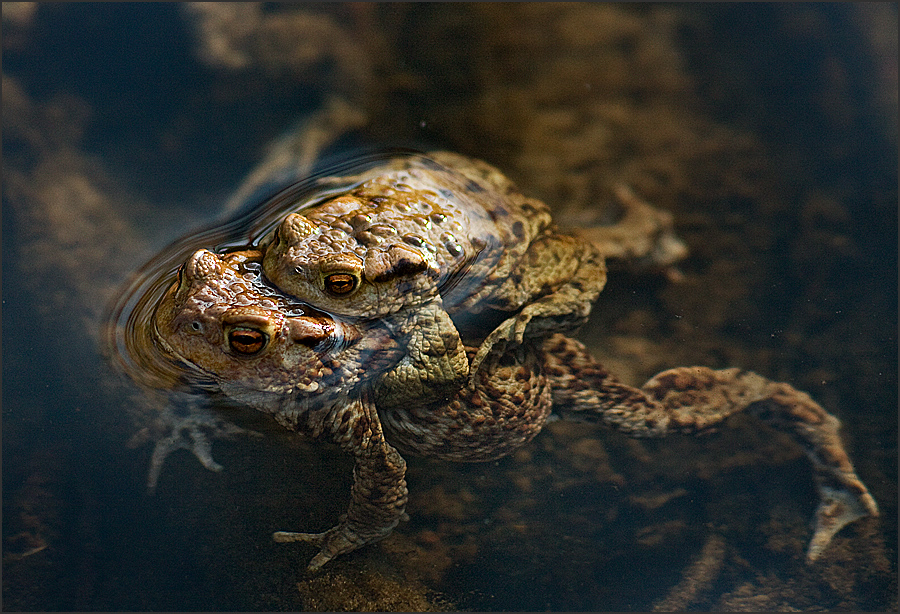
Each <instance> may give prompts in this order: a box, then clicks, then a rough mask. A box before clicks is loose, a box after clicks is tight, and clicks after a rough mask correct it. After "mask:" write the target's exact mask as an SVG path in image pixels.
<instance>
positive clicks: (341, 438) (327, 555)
mask: <svg viewBox="0 0 900 614" xmlns="http://www.w3.org/2000/svg"><path fill="white" fill-rule="evenodd" d="M310 427H311V431H312V434H313V435H314V436H318V435H321V434H326V433H327V434H330V435H331V436H332V438H333V440H334V441H335V443H338V444H340V445H341V447H342V448H343V449H344V450H346V451H348V452H351V453H352V454H354V456H355V457H356V465H355V466H354V468H353V486H352V487H351V489H350V495H351V496H350V506H349V508H348V509H347V513H346V514H344V515H343V516H341V519H340V522H339V523H338V524H337V526H334V527H332V528H331V529H329V530H328V531H325V532H323V533H293V532H288V531H277V532H275V533H274V534H273V535H272V538H273V539H274V540H275V541H276V542H282V543H284V542H297V541H302V542H307V543H311V544H314V545H316V546H318V547H319V552H318V554H316V556H314V557H313V559H312V560H311V561H310V562H309V567H308V569H309V570H310V571H315V570H317V569H319V568H320V567H321V566H322V565H324V564H325V563H327V562H328V561H330V560H331V559H333V558H334V557H336V556H338V555H341V554H345V553H347V552H351V551H353V550H356V549H357V548H360V547H361V546H364V545H366V544H370V543H372V542H376V541H378V540H380V539H383V538H384V537H387V536H388V535H389V534H390V533H391V531H392V530H393V529H394V527H395V526H397V523H398V522H399V521H400V520H401V519H402V518H403V517H404V510H405V508H406V500H407V490H406V479H405V475H406V461H405V460H403V457H402V456H400V454H399V453H398V452H397V450H395V449H394V448H393V447H392V446H391V445H390V444H389V443H388V442H387V441H385V439H384V434H383V432H382V429H381V423H380V421H379V419H378V414H377V412H376V410H375V405H374V402H372V401H371V399H370V395H369V394H368V393H366V392H364V393H363V394H362V395H361V398H360V399H356V400H354V401H352V402H350V403H348V404H347V405H346V406H342V408H341V409H339V410H324V411H321V412H316V413H314V415H313V416H311V419H310Z"/></svg>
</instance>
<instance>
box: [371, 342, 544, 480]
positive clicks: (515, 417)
mask: <svg viewBox="0 0 900 614" xmlns="http://www.w3.org/2000/svg"><path fill="white" fill-rule="evenodd" d="M474 354H475V348H468V356H469V357H472V356H473V355H474ZM551 407H552V401H551V391H550V385H549V382H548V381H547V379H546V378H545V377H543V375H542V373H541V367H540V365H539V364H538V361H537V356H536V354H535V353H534V352H530V351H529V352H526V351H524V350H523V349H522V348H519V349H518V350H514V351H511V352H509V353H505V354H501V355H492V356H491V357H490V358H489V359H488V360H487V361H486V362H485V363H484V368H482V369H480V370H478V371H475V372H473V373H471V374H470V376H469V379H468V381H467V382H466V384H465V385H464V386H463V387H462V388H461V389H460V390H459V391H458V392H457V393H456V394H454V395H453V396H452V397H451V398H450V399H449V400H448V399H442V400H439V401H436V402H434V403H430V404H428V403H420V402H414V401H413V402H409V403H403V404H400V405H394V406H388V407H385V406H383V405H382V404H381V402H380V399H379V409H380V410H381V419H382V423H383V425H384V429H385V432H386V433H387V434H388V437H389V438H390V440H391V442H393V443H394V444H395V445H397V446H398V447H399V448H400V449H401V450H403V451H404V452H406V451H410V452H414V453H415V454H418V455H421V456H426V457H429V458H440V459H443V460H450V461H457V462H480V461H488V460H494V459H497V458H500V457H502V456H505V455H507V454H509V453H511V452H512V451H513V450H515V449H517V448H518V447H519V446H521V445H522V444H524V443H526V442H527V441H529V440H531V439H532V438H533V437H534V436H535V435H537V433H538V432H539V431H540V430H541V428H542V427H543V426H544V423H545V422H546V420H547V418H548V416H549V415H550V411H551Z"/></svg>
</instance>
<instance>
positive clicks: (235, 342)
mask: <svg viewBox="0 0 900 614" xmlns="http://www.w3.org/2000/svg"><path fill="white" fill-rule="evenodd" d="M268 340H269V339H268V336H267V335H266V334H265V333H263V332H260V331H258V330H256V329H253V328H235V329H233V330H231V331H229V333H228V346H229V347H230V348H231V349H232V350H234V351H235V352H237V353H238V354H244V355H245V356H252V355H254V354H258V353H259V352H261V351H262V349H263V348H264V347H265V346H266V343H267V342H268Z"/></svg>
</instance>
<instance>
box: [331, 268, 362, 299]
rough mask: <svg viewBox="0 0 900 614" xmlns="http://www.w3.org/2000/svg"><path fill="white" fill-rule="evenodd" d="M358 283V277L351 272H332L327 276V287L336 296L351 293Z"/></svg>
mask: <svg viewBox="0 0 900 614" xmlns="http://www.w3.org/2000/svg"><path fill="white" fill-rule="evenodd" d="M357 285H358V280H357V278H356V277H354V276H353V275H351V274H349V273H332V274H331V275H329V276H327V277H326V278H325V289H326V290H327V291H328V293H329V294H332V295H334V296H344V295H347V294H350V293H351V292H353V291H354V290H356V286H357Z"/></svg>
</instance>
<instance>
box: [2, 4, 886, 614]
mask: <svg viewBox="0 0 900 614" xmlns="http://www.w3.org/2000/svg"><path fill="white" fill-rule="evenodd" d="M177 7H178V5H140V4H139V5H126V4H119V5H112V6H107V5H98V4H82V5H74V6H73V5H63V4H60V5H53V4H50V5H47V4H30V3H6V4H4V7H3V26H4V37H3V45H4V71H5V72H4V96H3V104H4V137H3V139H4V141H3V150H4V170H3V174H4V195H3V233H4V241H3V286H4V287H3V307H4V309H3V331H4V343H3V358H4V360H3V412H4V422H3V429H4V431H3V443H4V446H3V460H4V463H3V467H4V469H3V471H4V473H3V488H4V495H3V512H4V514H3V518H4V520H3V537H4V545H3V571H4V573H3V598H4V606H5V609H9V610H47V609H51V610H53V609H55V610H71V609H79V610H151V609H166V610H250V609H254V610H255V609H259V610H270V609H294V610H298V609H304V608H306V609H313V608H315V609H340V608H357V609H378V608H383V609H427V608H449V607H465V608H471V609H504V610H516V609H531V610H536V609H557V610H570V609H576V608H577V609H584V610H599V609H604V610H628V609H649V608H652V607H654V605H655V606H658V607H660V608H664V609H665V608H671V609H679V608H694V609H724V610H727V609H734V610H736V609H741V608H743V609H755V610H765V609H786V608H788V607H790V608H797V609H812V608H827V609H856V610H885V609H896V548H895V546H894V544H895V543H896V518H897V508H896V498H897V495H896V459H897V456H896V455H897V452H896V441H897V432H896V401H897V400H896V375H895V374H896V326H895V324H896V201H897V196H896V183H897V182H896V166H897V164H896V123H895V120H893V121H894V124H893V126H894V128H893V131H892V130H891V120H890V119H888V117H894V116H895V115H896V113H895V112H891V113H888V114H885V115H884V116H882V115H880V114H879V111H878V109H880V108H882V107H881V106H879V105H882V104H883V101H885V100H887V101H890V100H891V94H892V93H893V100H894V101H896V53H895V52H894V53H893V54H891V53H887V52H885V48H884V45H887V46H888V47H890V40H891V39H890V36H888V37H887V38H884V37H881V38H879V37H878V36H876V33H880V32H881V30H878V29H877V28H878V24H888V25H890V24H891V22H893V25H892V26H891V27H888V28H886V31H887V32H891V33H894V34H892V36H893V45H894V50H896V34H895V32H896V8H895V7H894V8H888V9H887V11H888V12H887V13H885V14H880V13H879V14H877V15H875V14H873V13H871V11H877V10H879V9H877V8H872V7H866V6H861V7H851V6H849V5H848V6H829V7H822V6H811V7H805V6H800V5H792V6H786V7H778V6H775V5H767V6H763V7H761V8H756V7H750V6H745V7H716V8H712V7H710V8H700V7H681V6H677V7H676V6H672V7H658V6H640V7H618V6H614V5H582V6H578V5H575V6H562V7H558V6H553V5H541V4H534V5H526V6H523V7H518V6H515V5H509V6H505V5H493V6H477V7H476V6H457V5H444V6H440V5H439V6H415V5H403V6H398V5H329V6H324V5H313V6H311V7H303V8H297V7H294V8H290V7H281V6H279V5H265V7H264V8H257V7H256V6H255V5H240V6H238V7H233V8H229V7H226V6H225V5H220V4H215V3H214V4H210V5H206V6H200V7H197V6H194V7H191V8H190V9H182V8H177ZM216 11H219V12H218V13H215V12H216ZM214 13H215V14H214ZM217 24H218V25H217ZM237 26H241V27H237ZM241 32H243V34H240V33H241ZM254 33H256V34H254ZM867 33H871V38H867V36H868V34H867ZM726 34H727V35H726ZM279 37H281V38H279ZM216 41H219V42H220V43H225V44H220V45H218V46H216V45H215V44H214V43H215V42H216ZM763 41H764V42H765V44H764V45H763V44H761V42H763ZM885 41H887V42H885ZM888 51H889V49H888ZM873 58H874V59H873ZM891 58H893V63H892V59H891ZM892 71H893V72H892ZM892 74H893V81H891V80H890V79H891V77H890V76H891V75H892ZM775 86H778V87H775ZM775 90H777V91H775ZM332 96H334V97H339V98H341V99H345V100H349V101H350V103H352V105H353V106H355V107H356V108H357V109H362V110H363V111H364V113H363V115H365V116H366V117H367V118H368V123H367V124H366V128H365V129H364V130H359V125H358V123H355V122H358V117H356V116H351V114H345V115H340V114H337V115H334V114H333V115H331V116H329V117H337V118H339V119H340V121H338V120H335V123H336V124H340V125H341V126H343V127H344V129H345V130H347V129H353V127H354V126H356V129H357V133H356V135H355V136H350V137H348V140H340V139H339V140H337V141H333V145H332V150H333V151H339V152H341V153H343V154H346V155H350V154H351V153H352V151H351V148H352V147H355V146H356V145H358V141H356V140H355V139H356V138H357V137H358V136H359V134H360V133H362V134H363V137H364V138H365V139H366V140H367V141H369V142H376V143H377V144H378V146H379V147H380V146H383V145H395V144H397V142H406V143H413V144H415V145H416V146H421V145H422V142H423V141H424V142H427V143H428V144H429V145H439V146H443V147H448V148H451V149H456V150H460V151H462V152H464V153H467V154H470V155H474V156H477V157H481V158H484V159H487V160H489V161H491V162H493V163H495V164H497V165H498V166H500V167H501V168H503V169H504V170H505V171H508V172H509V173H510V175H511V176H513V177H514V178H515V179H516V180H517V183H519V185H520V186H521V187H522V188H523V189H524V190H525V191H526V192H528V193H532V194H534V195H535V196H538V197H540V198H543V199H545V200H547V201H548V203H549V204H550V205H551V206H552V207H554V208H555V213H556V215H557V217H562V216H566V215H572V216H573V219H583V218H582V217H577V215H578V211H579V209H585V208H590V207H594V206H596V202H597V201H598V200H599V201H602V200H603V197H598V195H600V194H603V193H604V190H606V189H608V188H609V186H610V185H611V184H612V183H614V182H615V181H619V180H624V181H626V182H627V183H629V185H631V186H632V187H634V188H635V191H636V192H637V193H639V194H641V195H642V197H645V198H647V199H648V200H651V202H654V204H657V205H660V206H663V207H665V208H668V209H671V210H672V211H674V213H675V216H676V220H678V222H677V224H678V227H679V233H680V234H681V236H683V237H684V238H685V239H686V241H687V242H688V244H689V245H690V249H691V253H692V257H691V259H690V260H689V261H688V262H687V263H686V264H685V265H684V267H683V274H684V279H683V280H682V282H681V283H680V284H675V283H671V282H669V281H666V280H663V279H660V278H659V277H654V276H653V275H636V274H632V273H629V272H627V271H617V272H616V274H614V275H612V276H611V280H610V285H609V287H608V288H607V289H606V290H605V291H604V293H603V295H602V296H601V299H600V301H599V303H598V308H597V309H596V310H595V311H596V313H595V315H594V317H593V319H592V320H591V322H590V323H589V324H588V326H586V327H585V329H584V331H583V333H582V338H583V339H585V340H586V341H587V342H589V343H590V344H591V346H592V350H594V351H595V353H596V354H597V355H598V356H600V357H602V358H603V359H604V360H605V361H606V362H607V364H608V366H610V367H611V368H614V370H615V371H617V372H618V373H620V374H622V376H623V377H625V378H630V379H633V380H634V381H643V379H645V378H646V376H648V375H650V374H652V373H654V372H656V371H659V370H661V369H663V368H667V367H670V366H675V365H679V364H710V365H714V366H730V365H731V364H735V365H739V366H742V367H747V368H753V369H756V370H759V371H761V372H764V373H766V374H768V375H771V376H777V378H778V379H783V380H788V381H791V382H792V383H794V384H796V385H797V386H798V387H800V388H803V389H806V390H809V391H810V393H812V394H813V396H814V397H815V398H817V399H819V400H821V401H822V402H823V404H824V405H825V406H826V407H827V408H828V409H829V410H831V411H834V413H836V414H837V415H839V416H840V417H841V419H842V422H843V423H844V425H845V435H846V437H847V440H848V443H849V447H850V448H851V456H852V457H853V459H854V462H855V463H856V465H857V467H858V469H859V471H860V473H861V475H862V477H863V479H864V480H865V481H866V482H867V483H868V484H869V485H870V487H872V489H873V491H874V494H875V497H876V499H877V500H878V502H879V504H880V505H881V507H882V510H883V513H884V516H883V519H882V520H881V521H880V522H874V521H873V522H863V523H858V525H856V526H853V527H849V528H848V529H846V530H845V531H844V532H843V533H841V534H840V535H839V536H838V538H837V540H836V543H835V544H834V547H833V549H832V550H831V552H830V553H829V555H828V556H827V557H826V558H825V559H824V560H823V561H821V562H819V563H817V564H816V565H813V566H807V565H805V564H804V563H803V562H802V553H803V548H804V542H805V540H807V539H808V537H809V528H808V526H807V524H806V523H807V518H809V517H810V515H811V513H812V509H813V507H814V501H815V492H814V488H813V486H812V476H811V473H810V470H809V469H808V466H807V464H806V463H805V461H804V460H803V458H802V457H801V453H800V451H798V450H797V449H796V448H794V447H792V446H790V445H788V444H786V443H785V442H784V441H783V440H781V439H780V438H778V437H773V436H772V434H771V433H769V432H766V431H762V430H759V429H754V428H753V425H752V424H750V422H749V421H746V422H745V423H739V424H738V425H737V426H736V428H734V429H726V430H724V431H723V432H722V433H721V434H719V435H717V436H715V437H710V438H706V439H703V440H700V441H695V440H688V439H686V438H685V439H682V438H668V439H666V440H663V441H659V442H643V443H640V442H635V441H632V440H628V439H625V438H623V437H620V436H616V435H611V434H608V433H603V432H601V431H598V430H597V429H592V428H588V427H585V426H581V425H568V424H559V423H557V424H553V425H550V426H549V427H548V428H547V429H546V430H545V432H544V433H542V434H541V435H540V436H539V437H538V438H537V439H536V440H535V441H534V442H532V444H530V445H529V446H527V447H525V448H523V449H522V450H521V451H519V452H518V453H516V454H515V455H513V456H512V457H509V458H505V459H502V460H500V461H497V462H492V463H487V464H472V465H454V464H450V463H440V462H435V461H430V460H423V459H411V460H410V462H409V476H408V480H409V485H410V493H411V499H410V504H409V507H408V510H409V513H410V516H411V518H410V521H409V522H407V523H403V524H402V525H401V526H400V527H399V528H398V530H396V531H395V532H394V534H393V535H391V537H389V538H388V539H386V540H384V542H382V543H380V544H378V545H376V546H373V547H369V548H366V549H363V550H360V551H359V552H358V553H356V554H354V555H352V556H347V557H345V558H344V560H341V562H340V565H339V566H335V567H332V568H331V569H328V568H326V570H325V571H323V572H322V573H321V574H320V575H317V576H310V575H308V574H306V573H305V572H304V571H303V567H304V564H305V562H306V561H307V560H308V558H309V556H311V554H312V549H311V547H306V546H300V545H297V546H289V547H288V546H285V545H279V544H275V543H272V542H271V541H270V539H269V536H270V534H271V532H272V531H273V530H276V529H281V528H297V529H307V528H309V529H311V530H314V529H316V528H317V527H321V528H322V529H324V528H327V527H328V526H330V523H331V522H332V520H333V519H334V518H336V517H337V516H339V515H340V514H341V513H342V512H343V511H344V509H345V507H346V503H347V502H346V493H347V491H348V489H349V480H350V475H351V473H352V462H351V459H349V458H346V457H345V456H344V455H343V454H341V453H340V452H339V451H338V450H337V449H335V448H332V447H331V446H328V445H324V444H315V445H314V444H311V443H310V442H308V441H306V440H303V439H300V438H298V437H296V436H294V435H292V434H291V433H288V432H282V431H281V430H279V429H277V428H272V426H271V425H269V424H268V422H267V421H266V420H265V419H264V418H265V417H264V416H261V415H257V414H255V413H254V412H250V411H247V410H245V409H243V408H240V407H234V406H231V405H228V404H222V405H221V406H218V405H217V406H218V407H220V410H221V411H223V412H226V415H227V416H228V419H229V421H230V422H233V423H234V424H236V425H237V426H238V427H240V428H241V429H244V431H234V432H233V433H232V435H231V436H230V437H229V438H227V439H223V440H218V441H215V443H213V444H212V448H211V453H212V458H214V459H215V462H217V463H218V464H220V465H222V466H223V467H224V470H223V471H221V472H211V471H207V470H206V469H205V468H204V467H203V466H201V464H200V463H198V462H196V460H195V459H194V458H193V457H191V456H190V455H189V454H188V453H186V452H176V453H174V454H173V455H172V456H171V457H170V459H169V460H168V461H167V463H166V464H165V465H164V466H163V468H162V472H161V474H160V476H159V480H158V482H157V488H156V492H155V494H153V495H152V496H150V495H148V493H147V491H146V488H145V487H146V482H147V471H148V467H149V465H150V461H151V455H152V450H153V446H152V445H151V442H152V440H153V436H152V435H153V434H152V431H153V429H154V428H155V427H154V421H155V420H157V419H158V418H159V416H160V411H161V410H160V407H161V406H163V405H164V404H165V403H166V399H165V397H158V398H157V397H147V396H146V395H145V394H143V392H142V391H141V390H139V389H137V388H136V387H134V386H133V384H131V383H129V382H128V381H127V380H123V379H122V378H120V377H119V376H118V373H117V371H118V369H117V368H114V366H113V365H111V364H109V363H108V362H107V360H106V359H105V358H104V356H103V349H102V348H103V343H104V342H103V332H102V331H103V328H102V321H103V314H104V309H107V308H108V306H109V305H110V301H112V300H113V299H114V296H115V294H114V293H115V292H116V290H117V289H118V288H120V287H122V286H123V285H124V284H127V283H129V282H128V280H129V279H131V280H132V281H131V282H130V283H131V284H132V286H131V288H132V292H131V294H126V295H125V300H123V302H121V303H119V304H118V305H117V306H116V307H115V309H117V310H119V312H121V313H128V312H130V311H131V312H135V313H142V314H144V315H143V316H141V317H146V314H147V311H146V309H147V306H148V305H150V304H151V303H150V302H148V303H147V304H141V305H137V304H136V303H137V301H138V298H137V297H139V296H141V295H144V294H146V293H148V291H149V292H150V293H155V292H163V291H164V290H165V287H167V285H168V283H169V282H168V281H166V280H165V279H164V278H166V277H169V276H170V275H171V274H172V272H173V271H174V269H175V268H176V267H177V266H178V264H180V262H183V261H184V259H185V258H186V257H187V255H189V253H190V252H191V251H192V249H193V244H192V245H187V244H175V245H174V246H173V247H172V248H171V250H172V251H171V252H168V255H167V256H166V259H165V261H164V262H163V261H154V262H152V263H150V264H148V265H147V266H148V267H150V268H151V269H153V270H156V271H161V272H164V273H165V274H163V275H160V276H158V277H154V276H152V275H148V274H146V271H147V270H148V269H145V270H144V271H143V272H141V273H138V274H137V276H136V277H129V276H130V275H132V274H133V272H134V271H137V270H138V269H139V267H140V266H141V264H142V263H143V262H145V261H147V259H148V258H150V257H151V256H152V254H154V253H156V252H157V251H159V250H160V249H162V248H163V247H164V246H165V245H166V244H168V243H169V242H171V241H172V240H173V239H174V238H175V237H177V236H181V235H184V234H185V233H187V232H189V231H190V230H191V229H193V228H201V227H203V226H204V225H209V224H210V223H211V222H212V220H214V219H219V218H220V216H221V211H222V209H223V207H222V205H221V203H223V202H226V201H227V200H228V193H229V190H231V188H232V187H233V186H235V185H239V184H240V182H241V177H242V176H243V175H244V174H245V173H246V172H247V171H248V169H250V168H251V167H252V166H253V164H254V163H255V161H256V160H258V159H262V158H265V156H266V155H267V153H266V152H267V150H266V149H265V144H266V143H268V142H270V141H272V140H275V139H277V137H278V136H279V135H280V134H281V133H282V132H283V131H284V130H285V129H286V128H288V127H290V126H292V125H294V123H295V122H296V121H297V118H298V116H299V117H301V119H302V118H309V117H312V116H313V115H314V111H316V110H317V109H320V108H324V107H325V106H327V105H328V104H332V103H331V102H330V101H331V97H332ZM894 105H896V102H894ZM334 108H340V107H339V105H338V106H336V107H334ZM895 108H896V107H894V109H895ZM711 116H716V117H717V118H722V119H716V120H713V119H711ZM316 125H319V124H316ZM738 125H739V126H740V127H736V126H738ZM326 140H327V139H326ZM760 142H763V143H764V144H765V146H764V147H763V146H760ZM341 174H343V173H341ZM263 196H264V194H263V193H259V194H257V197H259V198H262V197H263ZM249 200H252V198H250V199H249ZM567 206H570V207H571V208H569V209H567V208H566V207H567ZM601 217H602V216H601ZM248 223H249V224H250V225H248ZM254 224H257V222H256V221H253V222H246V221H245V222H243V223H242V224H241V225H235V226H229V227H228V231H227V233H228V234H227V235H217V236H213V235H210V236H209V241H208V243H207V245H212V246H215V245H221V246H222V247H229V246H231V245H232V244H231V243H229V241H231V240H232V239H231V238H230V237H241V236H255V237H260V236H262V235H263V234H264V233H265V230H266V228H267V226H266V224H267V222H265V223H264V222H259V224H261V225H254ZM195 236H196V235H195ZM154 284H157V285H154ZM136 307H137V309H136V310H135V308H136ZM125 326H127V322H126V323H125ZM121 330H122V328H121V327H120V328H119V331H120V332H121ZM120 349H122V348H121V346H120ZM124 350H125V351H123V352H121V353H123V354H125V355H129V354H130V352H132V351H133V348H124ZM173 411H175V412H176V413H177V412H178V411H179V410H178V408H177V407H176V408H175V409H174V410H173ZM138 426H140V428H138ZM197 428H198V429H199V430H198V432H200V433H203V434H205V435H212V434H213V433H211V432H210V429H211V428H213V427H211V426H208V425H200V426H198V427H197ZM141 429H145V430H143V431H142V430H141ZM249 432H257V433H262V434H263V436H248V435H247V434H246V433H249ZM185 436H190V435H189V434H186V435H185ZM129 444H130V447H129Z"/></svg>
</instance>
